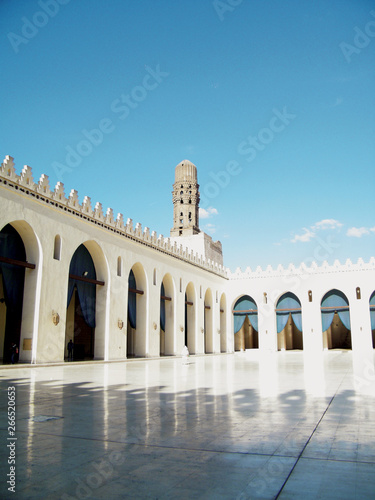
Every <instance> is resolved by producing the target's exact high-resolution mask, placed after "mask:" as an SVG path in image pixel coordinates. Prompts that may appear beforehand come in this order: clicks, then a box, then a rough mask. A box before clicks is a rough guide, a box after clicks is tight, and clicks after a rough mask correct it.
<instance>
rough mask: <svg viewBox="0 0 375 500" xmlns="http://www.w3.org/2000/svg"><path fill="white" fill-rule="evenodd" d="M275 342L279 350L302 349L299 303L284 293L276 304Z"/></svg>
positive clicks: (289, 294)
mask: <svg viewBox="0 0 375 500" xmlns="http://www.w3.org/2000/svg"><path fill="white" fill-rule="evenodd" d="M276 323H277V333H278V337H277V342H278V349H279V350H292V349H303V337H302V309H301V301H300V300H299V298H298V297H297V296H296V295H295V294H294V293H292V292H286V293H284V294H283V295H281V297H280V298H279V300H278V301H277V303H276Z"/></svg>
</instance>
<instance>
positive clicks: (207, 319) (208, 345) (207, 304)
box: [204, 289, 214, 354]
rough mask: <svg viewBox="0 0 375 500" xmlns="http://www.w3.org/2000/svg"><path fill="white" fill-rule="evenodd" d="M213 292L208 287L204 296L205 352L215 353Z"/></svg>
mask: <svg viewBox="0 0 375 500" xmlns="http://www.w3.org/2000/svg"><path fill="white" fill-rule="evenodd" d="M212 328H213V327H212V292H211V290H210V289H208V290H207V291H206V293H205V296H204V352H205V353H206V354H208V353H213V352H214V349H213V335H212Z"/></svg>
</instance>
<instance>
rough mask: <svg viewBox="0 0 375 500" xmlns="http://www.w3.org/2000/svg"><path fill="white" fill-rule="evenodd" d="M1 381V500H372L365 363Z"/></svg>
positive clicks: (321, 356) (84, 367) (165, 366)
mask: <svg viewBox="0 0 375 500" xmlns="http://www.w3.org/2000/svg"><path fill="white" fill-rule="evenodd" d="M0 383H1V394H2V397H1V403H0V404H1V421H0V425H1V433H2V440H1V443H2V444H1V466H0V467H1V478H2V483H1V486H0V497H1V498H25V499H30V500H31V499H40V498H44V499H60V498H61V499H72V498H76V499H82V498H87V499H103V498H105V499H120V498H129V499H143V498H145V499H174V498H178V499H201V498H202V499H236V500H243V499H276V498H278V499H281V500H290V499H295V498H296V499H297V498H303V499H304V500H310V499H311V500H312V499H336V498H337V499H340V500H343V499H348V500H349V499H350V500H354V499H360V500H364V499H372V498H374V497H375V425H374V422H375V372H374V354H373V352H372V351H371V352H367V353H364V354H362V355H361V354H355V353H354V352H352V351H345V350H333V351H329V352H321V353H320V352H319V353H316V354H315V355H314V356H312V357H311V356H310V357H307V355H306V354H304V353H303V351H289V352H275V353H262V352H260V351H258V350H252V351H246V352H243V353H242V352H237V353H235V354H219V355H204V356H191V357H190V358H189V359H188V362H187V363H185V362H184V360H183V359H181V358H180V357H164V358H158V359H147V360H146V359H132V360H128V361H123V362H109V363H104V362H86V363H76V362H70V363H65V364H60V365H48V366H30V365H21V364H20V365H16V366H9V367H3V368H2V369H0ZM12 386H14V387H15V393H16V432H15V436H13V438H14V437H16V438H17V439H16V440H13V438H12V439H8V438H9V428H8V422H7V404H8V395H7V394H8V388H9V387H12ZM12 442H13V443H15V445H14V448H15V450H14V453H15V460H16V469H15V492H16V493H15V494H14V493H12V492H11V491H8V487H9V484H7V483H6V481H7V474H9V470H10V469H9V468H10V465H9V463H8V460H9V454H10V448H9V447H7V443H12Z"/></svg>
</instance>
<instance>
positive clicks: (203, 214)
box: [199, 207, 219, 219]
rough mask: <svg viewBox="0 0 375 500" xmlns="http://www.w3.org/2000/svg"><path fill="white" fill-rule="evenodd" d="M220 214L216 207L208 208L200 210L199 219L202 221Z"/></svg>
mask: <svg viewBox="0 0 375 500" xmlns="http://www.w3.org/2000/svg"><path fill="white" fill-rule="evenodd" d="M218 214H219V212H218V211H217V210H216V208H214V207H208V208H207V210H206V209H205V208H199V218H200V219H209V218H210V217H212V216H213V215H218Z"/></svg>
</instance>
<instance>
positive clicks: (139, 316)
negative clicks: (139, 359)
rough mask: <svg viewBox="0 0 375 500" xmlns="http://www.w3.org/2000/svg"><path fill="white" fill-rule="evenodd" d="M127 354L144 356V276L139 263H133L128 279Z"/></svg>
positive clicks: (145, 322) (145, 311)
mask: <svg viewBox="0 0 375 500" xmlns="http://www.w3.org/2000/svg"><path fill="white" fill-rule="evenodd" d="M128 285H129V289H128V325H127V341H126V342H127V356H128V357H134V356H146V324H147V310H146V297H145V290H146V277H145V272H144V269H143V267H142V266H141V264H139V263H137V264H135V265H134V266H133V267H132V269H131V270H130V273H129V279H128Z"/></svg>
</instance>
